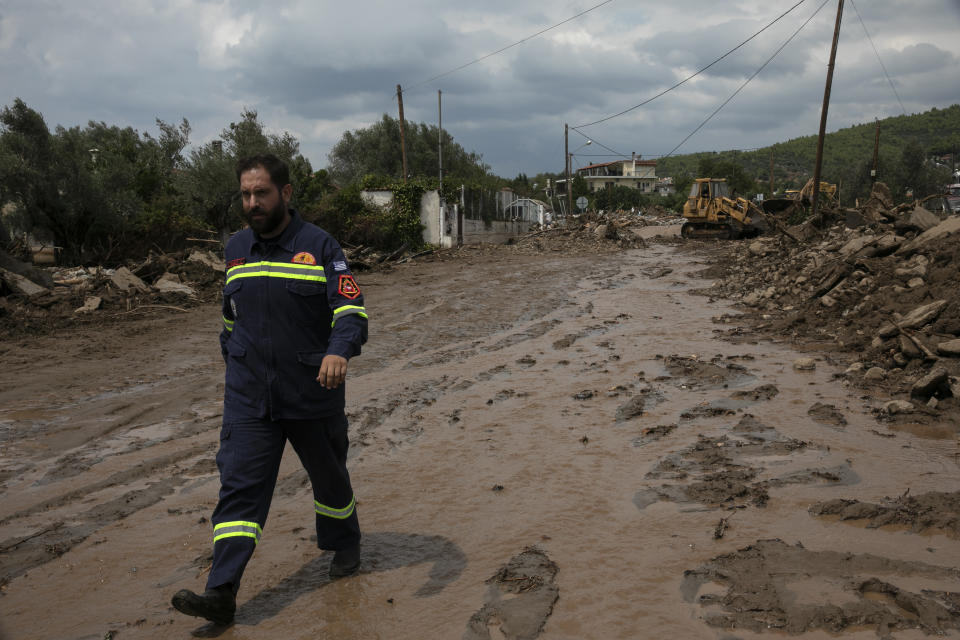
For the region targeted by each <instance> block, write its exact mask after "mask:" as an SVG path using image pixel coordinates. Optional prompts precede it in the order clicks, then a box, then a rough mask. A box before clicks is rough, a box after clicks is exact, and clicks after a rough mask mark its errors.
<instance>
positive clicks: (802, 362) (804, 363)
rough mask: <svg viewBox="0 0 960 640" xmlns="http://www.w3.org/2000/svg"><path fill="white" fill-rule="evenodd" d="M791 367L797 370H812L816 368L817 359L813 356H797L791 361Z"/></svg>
mask: <svg viewBox="0 0 960 640" xmlns="http://www.w3.org/2000/svg"><path fill="white" fill-rule="evenodd" d="M793 368H794V369H796V370H797V371H812V370H814V369H816V368H817V361H816V360H814V359H813V358H797V359H796V360H794V361H793Z"/></svg>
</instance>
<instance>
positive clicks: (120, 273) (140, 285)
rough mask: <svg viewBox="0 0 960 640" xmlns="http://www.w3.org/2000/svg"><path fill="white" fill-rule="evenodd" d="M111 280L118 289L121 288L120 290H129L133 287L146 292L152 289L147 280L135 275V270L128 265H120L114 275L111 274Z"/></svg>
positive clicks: (135, 289)
mask: <svg viewBox="0 0 960 640" xmlns="http://www.w3.org/2000/svg"><path fill="white" fill-rule="evenodd" d="M110 281H111V282H112V283H113V284H114V286H116V287H117V289H120V291H129V290H131V289H132V290H134V291H138V292H140V293H146V292H147V291H149V290H150V287H148V286H147V283H146V282H144V281H143V280H141V279H140V278H138V277H137V276H135V275H134V274H133V272H132V271H130V269H127V268H126V267H120V268H119V269H117V270H116V271H114V272H113V275H112V276H110Z"/></svg>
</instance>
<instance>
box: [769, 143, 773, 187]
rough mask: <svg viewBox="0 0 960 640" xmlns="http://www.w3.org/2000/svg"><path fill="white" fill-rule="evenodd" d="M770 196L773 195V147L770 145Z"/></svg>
mask: <svg viewBox="0 0 960 640" xmlns="http://www.w3.org/2000/svg"><path fill="white" fill-rule="evenodd" d="M770 197H771V198H772V197H773V147H770Z"/></svg>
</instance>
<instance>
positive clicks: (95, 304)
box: [73, 296, 103, 313]
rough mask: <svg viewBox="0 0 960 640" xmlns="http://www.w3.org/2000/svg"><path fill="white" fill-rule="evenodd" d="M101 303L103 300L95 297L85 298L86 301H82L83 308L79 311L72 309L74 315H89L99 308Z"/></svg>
mask: <svg viewBox="0 0 960 640" xmlns="http://www.w3.org/2000/svg"><path fill="white" fill-rule="evenodd" d="M102 303H103V300H102V299H101V298H99V297H97V296H87V299H86V300H84V301H83V306H82V307H80V308H79V309H74V311H73V312H74V313H91V312H93V311H96V310H97V309H99V308H100V305H101V304H102Z"/></svg>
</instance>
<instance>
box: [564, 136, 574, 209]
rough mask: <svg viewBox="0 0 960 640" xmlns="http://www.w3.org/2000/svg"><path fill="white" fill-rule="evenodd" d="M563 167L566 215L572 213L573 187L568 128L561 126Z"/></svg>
mask: <svg viewBox="0 0 960 640" xmlns="http://www.w3.org/2000/svg"><path fill="white" fill-rule="evenodd" d="M563 166H564V170H565V172H566V176H567V184H566V187H567V215H570V213H572V212H573V185H571V184H570V127H569V126H567V125H566V124H564V125H563Z"/></svg>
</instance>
